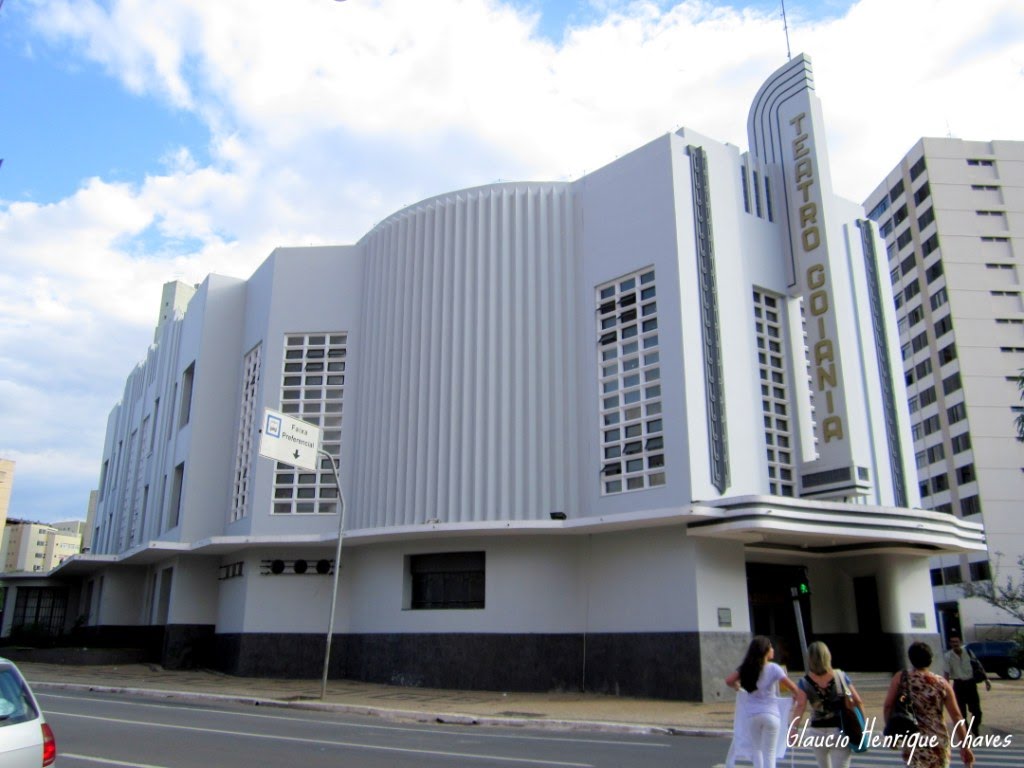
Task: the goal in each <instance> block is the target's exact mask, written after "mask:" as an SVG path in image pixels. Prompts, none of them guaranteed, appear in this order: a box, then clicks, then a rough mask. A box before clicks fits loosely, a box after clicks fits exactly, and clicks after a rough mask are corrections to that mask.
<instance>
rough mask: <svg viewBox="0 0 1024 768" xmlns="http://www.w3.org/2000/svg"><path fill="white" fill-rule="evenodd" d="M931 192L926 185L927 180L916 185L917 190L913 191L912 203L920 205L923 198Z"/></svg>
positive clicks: (925, 198) (926, 197)
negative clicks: (918, 185)
mask: <svg viewBox="0 0 1024 768" xmlns="http://www.w3.org/2000/svg"><path fill="white" fill-rule="evenodd" d="M931 193H932V191H931V189H930V188H929V187H928V182H927V181H926V182H925V183H924V184H922V185H921V186H920V187H918V189H917V191H916V192H915V193H914V205H920V204H921V203H923V202H924V201H925V200H927V199H928V195H930V194H931Z"/></svg>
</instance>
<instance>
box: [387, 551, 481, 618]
mask: <svg viewBox="0 0 1024 768" xmlns="http://www.w3.org/2000/svg"><path fill="white" fill-rule="evenodd" d="M406 562H407V564H408V578H409V594H410V602H409V607H410V608H411V609H413V610H457V609H480V608H483V607H484V603H485V593H486V557H485V553H483V552H440V553H436V554H425V555H409V556H408V557H407V558H406Z"/></svg>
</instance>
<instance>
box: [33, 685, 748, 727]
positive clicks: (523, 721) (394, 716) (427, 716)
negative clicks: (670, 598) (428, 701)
mask: <svg viewBox="0 0 1024 768" xmlns="http://www.w3.org/2000/svg"><path fill="white" fill-rule="evenodd" d="M29 682H30V684H31V686H32V688H33V689H35V690H70V691H89V692H93V693H108V694H115V695H116V694H124V695H127V696H138V697H140V698H147V699H170V700H174V701H196V702H202V701H207V702H219V703H234V704H247V705H249V706H253V707H278V708H281V709H304V710H309V711H314V712H338V713H344V714H349V715H363V716H368V717H379V718H380V719H382V720H387V721H390V722H415V723H437V724H440V725H467V726H472V725H482V726H486V727H493V728H531V729H535V730H551V731H563V732H594V733H620V734H630V735H635V736H708V737H725V738H728V737H731V736H732V731H731V730H726V729H720V728H702V727H688V726H667V725H647V724H640V723H638V724H633V723H616V722H609V721H603V720H565V719H552V718H537V719H534V718H526V717H498V716H494V715H470V714H464V713H459V712H433V711H422V710H409V709H388V708H386V707H369V706H366V705H361V704H342V703H334V702H325V701H288V700H284V699H273V698H265V697H260V696H245V695H242V694H232V693H206V692H195V691H172V690H162V689H157V688H132V687H129V686H117V685H91V684H88V683H54V682H49V681H38V682H36V681H32V680H30V681H29Z"/></svg>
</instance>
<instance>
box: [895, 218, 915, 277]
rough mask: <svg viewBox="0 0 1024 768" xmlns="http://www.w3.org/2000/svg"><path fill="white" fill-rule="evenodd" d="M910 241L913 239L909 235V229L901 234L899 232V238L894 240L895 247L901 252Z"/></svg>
mask: <svg viewBox="0 0 1024 768" xmlns="http://www.w3.org/2000/svg"><path fill="white" fill-rule="evenodd" d="M912 239H913V235H911V233H910V229H909V228H907V229H905V230H903V231H902V232H900V234H899V236H898V237H897V238H896V247H897V248H899V249H900V250H903V249H904V248H906V247H907V246H908V245H910V241H911V240H912ZM904 274H906V273H904Z"/></svg>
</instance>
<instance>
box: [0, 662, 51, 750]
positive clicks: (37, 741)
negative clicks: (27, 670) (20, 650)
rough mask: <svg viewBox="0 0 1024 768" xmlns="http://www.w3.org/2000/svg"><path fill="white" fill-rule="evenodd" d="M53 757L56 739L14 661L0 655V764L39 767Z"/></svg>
mask: <svg viewBox="0 0 1024 768" xmlns="http://www.w3.org/2000/svg"><path fill="white" fill-rule="evenodd" d="M56 760H57V742H56V741H55V740H54V738H53V731H52V730H51V728H50V726H49V725H48V724H47V722H46V718H45V717H43V711H42V710H41V709H40V708H39V703H38V702H37V701H36V697H35V696H34V695H33V694H32V690H31V689H30V688H29V687H28V683H27V682H25V678H24V677H22V676H21V672H19V671H18V668H17V667H16V666H15V665H14V662H12V661H8V660H7V659H5V658H2V657H0V765H2V766H3V768H41V766H46V765H53V764H54V762H55V761H56Z"/></svg>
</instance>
